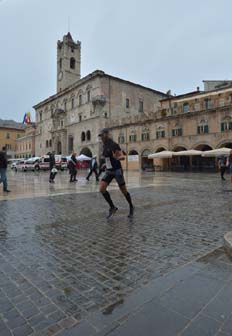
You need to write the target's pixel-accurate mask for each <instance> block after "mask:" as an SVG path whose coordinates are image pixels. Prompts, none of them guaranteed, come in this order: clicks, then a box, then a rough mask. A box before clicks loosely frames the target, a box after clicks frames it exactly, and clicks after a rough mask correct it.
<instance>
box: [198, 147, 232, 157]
mask: <svg viewBox="0 0 232 336" xmlns="http://www.w3.org/2000/svg"><path fill="white" fill-rule="evenodd" d="M231 150H232V149H231V148H226V147H224V148H217V149H212V150H209V151H205V152H203V153H202V156H204V157H216V156H220V155H229V154H230V151H231Z"/></svg>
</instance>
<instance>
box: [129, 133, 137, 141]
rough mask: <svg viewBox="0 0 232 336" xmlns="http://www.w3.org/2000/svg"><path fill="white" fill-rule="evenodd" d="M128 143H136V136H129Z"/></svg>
mask: <svg viewBox="0 0 232 336" xmlns="http://www.w3.org/2000/svg"><path fill="white" fill-rule="evenodd" d="M129 141H130V142H136V134H131V135H130V136H129Z"/></svg>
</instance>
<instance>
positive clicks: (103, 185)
mask: <svg viewBox="0 0 232 336" xmlns="http://www.w3.org/2000/svg"><path fill="white" fill-rule="evenodd" d="M99 137H101V139H102V142H103V156H104V157H105V160H106V171H105V174H104V176H103V178H102V180H101V182H100V192H101V193H102V195H103V197H104V198H105V200H106V202H107V203H108V204H109V206H110V209H109V215H108V216H107V218H110V217H112V216H113V215H114V214H115V213H116V211H117V210H118V208H117V207H116V206H115V205H114V203H113V201H112V199H111V197H110V194H109V192H108V191H107V187H108V185H109V184H110V183H111V181H112V180H113V179H115V180H116V181H117V183H118V186H119V188H120V190H121V192H122V193H123V195H124V196H125V198H126V200H127V202H128V203H129V207H130V211H129V215H128V217H132V216H133V214H134V206H133V204H132V200H131V196H130V194H129V192H128V191H127V188H126V183H125V180H124V176H123V170H122V165H121V162H120V161H121V160H124V156H123V153H122V151H121V148H120V147H119V145H118V144H117V143H116V142H114V141H113V140H112V139H110V137H109V130H108V129H107V128H103V129H102V130H101V132H100V133H99Z"/></svg>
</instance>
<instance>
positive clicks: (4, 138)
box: [0, 119, 25, 159]
mask: <svg viewBox="0 0 232 336" xmlns="http://www.w3.org/2000/svg"><path fill="white" fill-rule="evenodd" d="M24 133H25V130H24V125H23V124H21V123H17V122H15V121H13V120H2V119H0V149H2V147H3V146H5V147H6V149H7V156H8V158H10V159H13V158H15V155H16V143H17V139H18V138H20V137H21V136H23V135H24Z"/></svg>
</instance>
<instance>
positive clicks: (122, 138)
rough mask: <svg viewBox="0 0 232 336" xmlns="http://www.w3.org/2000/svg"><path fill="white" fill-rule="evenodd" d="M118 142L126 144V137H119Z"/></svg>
mask: <svg viewBox="0 0 232 336" xmlns="http://www.w3.org/2000/svg"><path fill="white" fill-rule="evenodd" d="M118 142H119V143H120V144H124V143H125V137H124V135H119V137H118Z"/></svg>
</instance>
